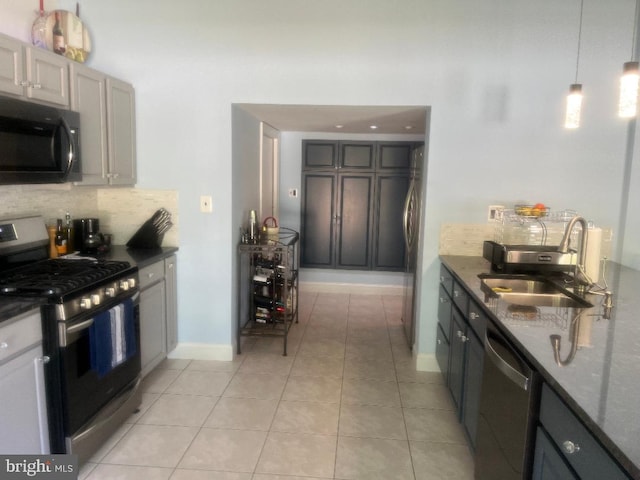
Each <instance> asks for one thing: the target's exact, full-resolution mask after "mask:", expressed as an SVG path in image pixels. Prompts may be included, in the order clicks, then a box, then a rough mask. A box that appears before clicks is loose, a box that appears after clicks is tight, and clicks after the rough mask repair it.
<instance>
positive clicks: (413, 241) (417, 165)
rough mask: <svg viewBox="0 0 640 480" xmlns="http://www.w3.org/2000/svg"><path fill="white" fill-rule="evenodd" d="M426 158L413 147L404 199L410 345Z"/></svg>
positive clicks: (405, 308)
mask: <svg viewBox="0 0 640 480" xmlns="http://www.w3.org/2000/svg"><path fill="white" fill-rule="evenodd" d="M424 161H425V148H424V146H419V147H417V148H415V149H414V151H413V158H412V166H411V179H410V182H409V189H408V191H407V197H406V199H405V203H404V212H403V217H402V223H403V234H404V241H405V248H406V256H405V258H406V260H405V269H404V271H405V275H404V285H403V289H404V293H403V303H402V323H403V324H404V330H405V333H406V336H407V342H408V343H409V347H410V348H413V345H414V343H415V332H416V298H417V296H418V294H419V292H418V290H417V289H418V287H419V282H417V275H418V273H419V272H418V250H419V247H420V238H421V237H420V232H421V231H422V224H421V223H422V213H421V210H422V170H423V167H424Z"/></svg>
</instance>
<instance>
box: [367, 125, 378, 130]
mask: <svg viewBox="0 0 640 480" xmlns="http://www.w3.org/2000/svg"><path fill="white" fill-rule="evenodd" d="M369 128H370V129H371V130H375V129H376V128H378V126H377V125H371V126H369Z"/></svg>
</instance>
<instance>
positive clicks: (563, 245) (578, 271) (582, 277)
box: [558, 215, 592, 293]
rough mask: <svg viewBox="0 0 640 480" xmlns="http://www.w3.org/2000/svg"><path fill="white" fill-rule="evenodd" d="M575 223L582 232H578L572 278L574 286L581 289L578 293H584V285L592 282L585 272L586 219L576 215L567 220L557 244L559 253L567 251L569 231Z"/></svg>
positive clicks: (587, 228)
mask: <svg viewBox="0 0 640 480" xmlns="http://www.w3.org/2000/svg"><path fill="white" fill-rule="evenodd" d="M576 223H580V226H581V227H582V233H581V234H580V250H579V252H577V253H578V260H577V262H576V265H575V270H574V274H573V279H574V281H575V282H576V288H577V289H579V290H581V292H579V293H584V289H585V287H586V286H588V285H590V284H591V283H592V282H591V280H590V279H589V277H588V276H587V274H586V273H585V261H586V258H587V236H588V234H589V233H588V231H589V226H588V225H587V221H586V220H585V219H584V217H580V216H577V215H576V216H575V217H573V218H572V219H571V220H570V221H569V224H568V225H567V228H566V230H565V231H564V236H563V237H562V240H561V241H560V245H558V251H559V252H560V253H569V242H570V240H571V232H573V229H574V227H575V225H576Z"/></svg>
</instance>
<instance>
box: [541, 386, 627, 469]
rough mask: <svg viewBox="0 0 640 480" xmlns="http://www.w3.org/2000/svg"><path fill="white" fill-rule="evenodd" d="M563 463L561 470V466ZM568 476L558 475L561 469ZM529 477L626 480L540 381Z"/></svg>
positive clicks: (616, 465)
mask: <svg viewBox="0 0 640 480" xmlns="http://www.w3.org/2000/svg"><path fill="white" fill-rule="evenodd" d="M563 465H564V469H563ZM567 471H568V472H571V475H572V476H560V475H561V474H562V472H564V473H565V474H566V472H567ZM558 472H560V473H558ZM533 478H534V479H536V480H549V479H556V478H562V479H563V480H564V479H565V478H569V479H570V478H579V479H582V480H601V479H604V478H606V479H607V480H628V479H629V478H630V477H628V476H627V475H626V474H625V473H624V472H623V470H622V469H621V468H620V467H619V466H618V464H617V463H616V462H615V460H613V458H611V456H610V455H609V454H608V453H607V452H606V450H605V449H604V448H603V447H602V445H600V443H599V442H598V441H597V440H596V439H595V438H594V437H593V436H592V435H591V434H590V433H589V431H588V430H587V428H586V427H585V426H584V425H583V424H582V422H581V421H580V420H579V419H578V418H577V417H576V416H575V415H574V413H573V412H572V411H571V410H570V408H569V407H568V406H567V405H566V404H565V403H564V402H563V401H562V399H561V398H560V397H559V396H558V394H556V393H555V392H554V391H553V390H552V389H551V387H549V386H548V385H547V384H544V385H543V387H542V397H541V400H540V427H539V428H538V435H537V438H536V453H535V457H534V467H533Z"/></svg>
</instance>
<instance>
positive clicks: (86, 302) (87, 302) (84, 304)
mask: <svg viewBox="0 0 640 480" xmlns="http://www.w3.org/2000/svg"><path fill="white" fill-rule="evenodd" d="M80 308H84V309H85V310H89V309H90V308H91V299H90V298H87V297H84V298H81V299H80Z"/></svg>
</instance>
